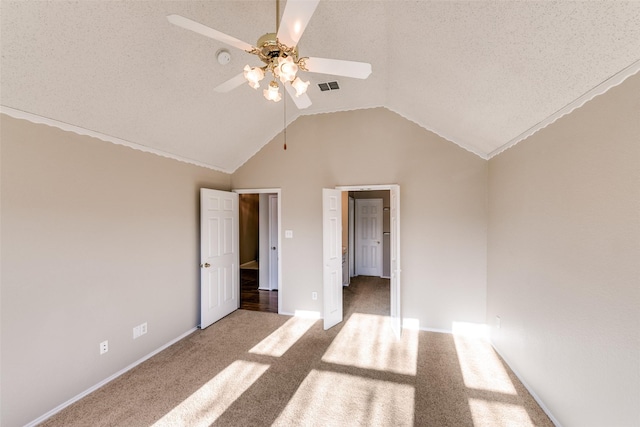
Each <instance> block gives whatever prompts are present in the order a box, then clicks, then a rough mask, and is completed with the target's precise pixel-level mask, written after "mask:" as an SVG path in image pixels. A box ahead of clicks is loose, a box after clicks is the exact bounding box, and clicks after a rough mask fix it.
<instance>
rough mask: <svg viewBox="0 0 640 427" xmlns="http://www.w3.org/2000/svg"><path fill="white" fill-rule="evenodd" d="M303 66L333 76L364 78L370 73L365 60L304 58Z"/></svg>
mask: <svg viewBox="0 0 640 427" xmlns="http://www.w3.org/2000/svg"><path fill="white" fill-rule="evenodd" d="M304 64H305V68H306V69H307V70H308V71H310V72H312V73H322V74H333V75H334V76H344V77H353V78H356V79H366V78H367V77H369V74H371V64H369V63H367V62H355V61H342V60H340V59H327V58H314V57H311V58H306V59H305V61H304Z"/></svg>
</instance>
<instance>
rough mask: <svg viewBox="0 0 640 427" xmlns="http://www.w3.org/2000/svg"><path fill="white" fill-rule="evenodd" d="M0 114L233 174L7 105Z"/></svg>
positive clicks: (2, 106) (219, 168)
mask: <svg viewBox="0 0 640 427" xmlns="http://www.w3.org/2000/svg"><path fill="white" fill-rule="evenodd" d="M0 113H2V114H6V115H7V116H10V117H13V118H14V119H22V120H27V121H29V122H31V123H35V124H41V125H47V126H51V127H54V128H58V129H61V130H63V131H66V132H73V133H76V134H78V135H82V136H89V137H92V138H97V139H99V140H102V141H105V142H110V143H112V144H116V145H124V146H125V147H129V148H133V149H134V150H138V151H143V152H145V153H151V154H155V155H157V156H161V157H166V158H168V159H172V160H177V161H179V162H183V163H189V164H191V165H195V166H200V167H202V168H207V169H213V170H215V171H218V172H223V173H226V174H229V175H230V174H232V173H233V171H229V170H227V169H223V168H221V167H218V166H214V165H210V164H208V163H203V162H199V161H197V160H193V159H189V158H186V157H182V156H178V155H175V154H171V153H168V152H166V151H162V150H158V149H156V148H151V147H147V146H145V145H141V144H137V143H135V142H131V141H127V140H124V139H121V138H118V137H115V136H111V135H106V134H104V133H100V132H96V131H94V130H90V129H85V128H83V127H80V126H76V125H72V124H69V123H65V122H60V121H58V120H54V119H50V118H48V117H42V116H39V115H37V114H33V113H28V112H26V111H21V110H16V109H15V108H11V107H7V106H5V105H0Z"/></svg>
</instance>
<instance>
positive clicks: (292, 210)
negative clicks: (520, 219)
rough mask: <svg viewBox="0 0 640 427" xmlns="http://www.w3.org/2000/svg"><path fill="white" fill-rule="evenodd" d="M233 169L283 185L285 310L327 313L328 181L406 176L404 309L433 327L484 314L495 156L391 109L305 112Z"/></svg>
mask: <svg viewBox="0 0 640 427" xmlns="http://www.w3.org/2000/svg"><path fill="white" fill-rule="evenodd" d="M282 142H283V141H282V137H281V136H279V137H277V138H275V139H274V140H273V141H272V142H271V143H269V144H267V145H266V146H265V147H264V148H263V149H262V150H261V151H260V152H259V153H257V154H256V155H255V156H254V157H253V158H251V159H250V160H249V161H248V162H247V163H246V164H245V165H244V166H243V167H241V168H240V169H239V170H238V171H236V172H235V173H234V174H233V175H232V185H233V187H234V188H257V187H265V188H274V187H275V188H281V189H282V228H283V230H287V229H288V230H293V232H294V238H293V239H283V241H282V244H283V246H282V275H283V277H282V283H283V288H282V294H281V295H280V296H281V298H283V310H284V311H286V312H289V313H292V312H294V311H295V310H312V311H318V312H321V310H322V300H321V298H319V299H318V300H317V301H313V300H312V299H311V292H314V291H315V292H318V293H319V294H320V295H322V243H321V242H322V212H321V208H322V190H321V189H322V188H323V187H327V188H333V187H335V186H337V185H359V184H400V187H401V227H402V233H401V238H402V240H401V244H402V274H403V276H402V308H403V312H404V313H403V314H404V316H405V317H410V318H417V319H419V320H420V325H421V326H422V327H425V328H435V329H446V330H450V329H451V325H452V322H453V321H468V322H484V320H485V298H486V221H487V211H486V209H487V207H486V199H487V162H486V161H484V160H482V159H480V158H479V157H477V156H476V155H474V154H471V153H469V152H467V151H465V150H463V149H461V148H459V147H457V146H456V145H454V144H451V143H450V142H448V141H445V140H443V139H442V138H440V137H438V136H436V135H434V134H432V133H431V132H428V131H426V130H424V129H422V128H420V127H418V126H417V125H415V124H413V123H411V122H409V121H407V120H405V119H403V118H402V117H400V116H398V115H396V114H395V113H392V112H390V111H388V110H386V109H382V108H379V109H371V110H359V111H351V112H344V113H334V114H321V115H315V116H306V117H301V118H299V119H298V120H296V121H295V122H294V123H293V124H292V125H291V126H290V127H289V128H288V130H287V150H286V151H285V150H283V148H282V145H283V144H282Z"/></svg>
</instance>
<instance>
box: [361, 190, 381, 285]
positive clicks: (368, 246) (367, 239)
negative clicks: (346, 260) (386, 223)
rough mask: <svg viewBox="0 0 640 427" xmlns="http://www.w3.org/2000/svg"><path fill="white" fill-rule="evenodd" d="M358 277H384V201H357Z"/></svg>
mask: <svg viewBox="0 0 640 427" xmlns="http://www.w3.org/2000/svg"><path fill="white" fill-rule="evenodd" d="M356 275H364V276H378V277H380V276H382V199H356Z"/></svg>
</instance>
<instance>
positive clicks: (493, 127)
mask: <svg viewBox="0 0 640 427" xmlns="http://www.w3.org/2000/svg"><path fill="white" fill-rule="evenodd" d="M284 3H285V2H284V0H283V4H282V5H281V10H282V9H283V8H284ZM275 10H276V6H275V0H264V1H240V0H234V1H216V0H213V1H133V0H129V1H77V2H70V1H8V0H2V1H1V9H0V13H1V19H2V21H1V54H2V59H1V62H0V82H1V86H0V104H1V105H2V107H3V110H2V111H3V112H7V111H11V112H13V113H16V112H18V113H19V112H26V113H29V114H33V115H36V116H39V117H43V118H46V119H51V120H53V121H57V122H60V123H63V124H68V125H71V126H73V127H78V128H81V129H85V130H88V131H90V132H95V133H97V134H99V135H103V136H105V137H108V138H111V139H113V140H115V141H121V142H125V143H128V144H131V145H134V146H138V147H141V148H148V149H150V150H152V151H155V152H159V153H164V154H166V155H170V156H173V157H176V158H180V159H183V160H186V161H191V162H194V163H197V164H201V165H206V166H209V167H212V168H214V169H218V170H222V171H226V172H233V171H234V170H235V169H237V168H238V167H239V166H240V165H242V164H243V163H244V162H245V161H246V160H248V159H249V158H250V157H251V156H252V155H253V154H255V153H256V152H257V151H258V150H259V149H260V148H261V147H262V146H263V145H264V144H266V143H267V142H269V140H271V139H272V138H273V137H274V136H276V135H277V134H278V133H279V132H280V131H281V130H282V129H283V126H284V124H285V122H286V123H290V122H292V121H293V120H295V119H296V118H297V117H299V116H301V115H309V114H317V113H325V112H336V111H344V110H352V109H362V108H371V107H386V108H388V109H389V110H392V111H395V112H396V113H398V114H400V115H402V116H404V117H406V118H407V119H409V120H411V121H414V122H416V123H417V124H419V125H420V126H422V127H424V128H426V129H429V130H431V131H434V132H436V133H438V134H439V135H441V136H443V137H444V138H446V139H448V140H450V141H452V142H453V143H456V144H458V145H460V146H462V147H464V148H466V149H468V150H470V151H472V152H474V153H476V154H478V155H480V156H482V157H485V158H486V157H488V156H490V155H491V154H492V153H495V152H497V151H499V150H500V148H501V147H504V146H505V145H508V144H511V143H513V142H514V141H517V140H518V138H520V137H522V136H523V135H526V134H527V132H531V131H532V129H535V128H536V126H539V125H540V124H541V123H545V120H548V119H549V118H550V117H552V116H553V115H554V114H557V113H558V112H559V111H563V109H566V107H567V106H570V105H572V104H576V103H577V102H578V101H579V100H580V99H583V98H584V97H585V96H586V94H589V93H591V92H592V91H593V90H594V88H597V87H601V86H602V84H603V82H606V81H608V80H611V79H613V80H615V79H616V78H617V77H620V76H623V77H624V75H625V74H632V73H635V72H637V71H638V69H640V65H639V64H640V2H638V1H630V2H623V1H591V2H568V1H558V2H552V1H540V2H538V1H529V2H527V1H524V2H521V1H519V2H507V1H471V2H457V1H400V0H398V1H369V0H357V1H356V0H354V1H339V0H323V1H321V2H320V4H319V5H318V7H317V9H316V11H315V14H314V15H313V17H312V18H311V22H310V23H309V25H308V27H307V28H306V31H305V33H304V35H303V37H302V39H301V40H300V43H299V51H300V55H301V56H317V57H325V58H336V59H345V60H354V61H362V62H369V63H371V65H372V68H373V73H372V74H371V76H370V77H369V78H368V79H366V80H358V79H351V78H346V77H336V76H330V75H323V74H314V73H303V74H304V77H305V78H306V79H308V80H310V81H311V86H310V87H309V91H308V94H309V97H310V98H311V100H312V102H313V105H311V107H309V108H307V109H304V110H298V109H297V108H296V107H295V105H294V104H293V103H292V102H291V100H290V99H286V101H285V103H283V102H279V103H273V102H270V101H267V100H265V99H264V97H263V96H262V93H261V89H260V90H258V91H255V90H253V89H252V88H250V87H249V86H248V85H245V84H243V85H242V86H240V87H238V88H236V89H235V90H233V91H231V92H229V93H218V92H215V91H214V90H213V89H214V88H215V87H216V86H217V85H219V84H220V83H222V82H224V81H226V80H228V79H229V78H231V77H233V76H235V75H237V74H238V73H239V72H241V71H242V68H243V67H244V65H245V64H250V65H252V66H253V65H259V61H258V60H257V58H256V57H255V56H253V55H250V54H247V53H245V52H243V51H241V50H238V49H234V48H232V47H231V48H229V47H228V46H226V45H224V44H223V43H221V42H219V41H216V40H213V39H210V38H207V37H204V36H202V35H199V34H196V33H194V32H191V31H187V30H185V29H183V28H180V27H177V26H175V25H172V24H170V23H169V22H168V21H167V19H166V16H167V15H169V14H179V15H182V16H185V17H188V18H191V19H193V20H195V21H198V22H201V23H203V24H205V25H207V26H209V27H212V28H215V29H217V30H219V31H221V32H224V33H227V34H229V35H232V36H234V37H235V38H238V39H240V40H243V41H246V42H248V43H251V44H254V43H256V41H257V39H258V38H259V37H260V36H261V35H263V34H264V33H267V32H275V25H276V22H275V21H276V19H275ZM221 48H228V50H229V51H230V53H231V61H230V62H229V63H228V64H226V65H221V64H220V63H218V61H217V59H216V52H217V51H218V50H219V49H221ZM328 81H338V83H339V85H340V89H339V90H337V91H326V92H321V91H320V90H319V88H318V86H317V84H318V83H322V82H328ZM263 86H264V83H263ZM590 91H591V92H590ZM285 112H286V116H285ZM390 143H392V142H391V141H390Z"/></svg>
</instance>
